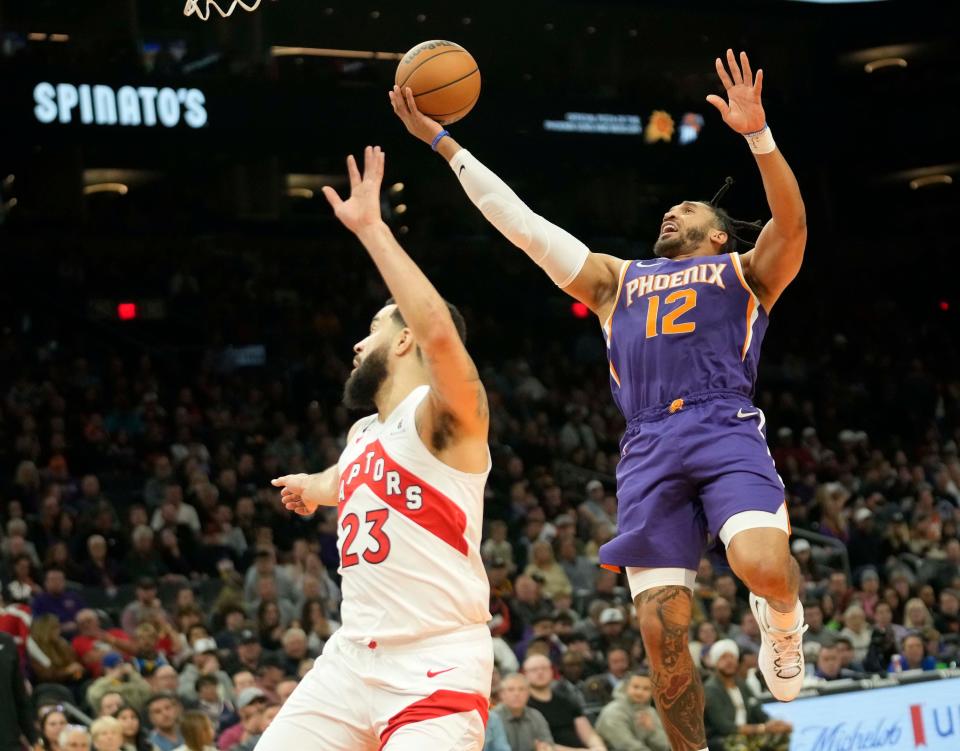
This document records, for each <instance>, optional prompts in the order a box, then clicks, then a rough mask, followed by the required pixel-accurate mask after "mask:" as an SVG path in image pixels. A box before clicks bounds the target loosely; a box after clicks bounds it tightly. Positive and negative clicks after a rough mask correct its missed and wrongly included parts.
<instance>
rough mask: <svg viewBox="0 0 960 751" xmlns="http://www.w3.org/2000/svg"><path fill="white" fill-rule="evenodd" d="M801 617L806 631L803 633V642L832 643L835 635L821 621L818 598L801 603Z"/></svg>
mask: <svg viewBox="0 0 960 751" xmlns="http://www.w3.org/2000/svg"><path fill="white" fill-rule="evenodd" d="M803 617H804V621H806V624H807V631H806V633H805V634H804V635H803V640H804V642H816V643H817V644H826V643H832V642H833V639H834V637H835V636H836V632H835V631H831V630H830V629H828V628H827V627H826V625H825V624H824V622H823V608H821V607H820V602H819V601H818V600H807V601H806V602H805V603H803Z"/></svg>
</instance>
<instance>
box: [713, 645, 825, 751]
mask: <svg viewBox="0 0 960 751" xmlns="http://www.w3.org/2000/svg"><path fill="white" fill-rule="evenodd" d="M822 651H823V650H822V649H821V653H822ZM709 661H710V663H711V664H712V665H713V666H714V667H713V673H712V675H711V676H710V678H708V679H707V680H706V682H705V683H704V685H703V695H704V726H705V729H706V733H707V743H708V744H709V745H710V747H711V748H712V747H713V746H714V745H715V744H716V746H717V747H718V748H723V747H727V745H728V744H730V742H731V740H732V739H731V736H734V737H736V736H747V737H752V736H763V738H762V740H761V739H755V740H760V743H759V744H753V745H751V748H761V749H771V750H773V749H776V750H780V749H782V750H783V751H786V749H787V748H788V746H789V735H790V731H791V730H792V727H791V726H790V724H789V723H786V722H784V721H782V720H771V719H770V716H769V715H768V714H767V713H766V712H765V711H764V710H763V707H762V706H761V704H760V700H759V699H757V697H756V696H755V695H754V694H753V692H752V691H751V690H750V688H749V687H748V686H747V684H746V683H745V682H744V681H743V680H741V679H740V678H739V677H738V675H737V674H738V671H739V661H740V650H739V648H738V647H737V643H736V642H735V641H733V640H732V639H721V640H720V641H718V642H717V643H716V644H714V645H713V647H711V648H710V655H709Z"/></svg>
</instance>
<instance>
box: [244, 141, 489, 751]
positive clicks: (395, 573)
mask: <svg viewBox="0 0 960 751" xmlns="http://www.w3.org/2000/svg"><path fill="white" fill-rule="evenodd" d="M383 166H384V154H383V152H382V151H381V150H380V148H379V147H374V148H371V147H369V146H368V147H367V148H366V150H365V153H364V172H363V177H362V178H361V176H360V173H359V170H358V169H357V165H356V162H355V161H354V160H353V157H349V158H348V160H347V168H348V171H349V174H350V198H349V200H347V201H342V200H341V199H340V198H339V196H337V194H336V192H335V191H334V190H333V189H332V188H324V189H323V190H324V195H326V197H327V200H329V202H330V204H331V205H332V206H333V209H334V211H335V213H336V216H337V218H338V219H339V220H340V221H341V222H342V223H343V224H344V225H345V226H346V227H347V228H348V229H350V230H351V231H352V232H353V233H354V234H355V235H356V236H357V238H358V239H359V240H360V242H361V243H363V245H364V247H365V248H366V249H367V252H368V253H369V254H370V257H371V258H372V259H373V262H374V264H376V266H377V269H378V270H379V272H380V274H381V275H382V276H383V279H384V281H385V282H386V284H387V287H388V288H389V289H390V292H391V293H392V294H393V297H394V299H395V300H396V302H395V303H394V302H392V301H391V302H389V303H388V304H387V305H385V306H384V307H383V308H382V309H381V310H380V311H379V312H378V313H377V314H376V315H375V316H374V317H373V321H372V322H371V324H370V332H369V334H368V335H367V336H366V337H364V338H363V339H362V340H361V341H360V342H358V343H357V344H356V345H355V346H354V351H355V352H356V357H355V358H354V370H353V372H352V373H351V374H350V378H349V379H348V380H347V383H346V386H345V388H344V402H345V403H346V405H347V406H348V407H352V408H368V409H371V410H375V411H376V412H375V414H372V415H370V416H369V417H364V418H363V419H361V420H359V421H357V423H356V424H355V425H354V426H353V427H352V428H351V430H350V432H349V436H348V439H347V446H346V448H345V449H344V451H343V454H342V455H341V457H340V461H339V462H338V463H337V464H336V466H333V467H330V468H329V469H327V470H326V471H324V472H320V473H319V474H314V475H306V474H297V475H287V476H286V477H280V478H278V479H276V480H274V481H273V484H274V485H276V486H278V487H281V488H282V490H281V495H282V499H283V501H284V505H285V506H286V508H287V509H289V510H291V511H294V512H296V513H298V514H302V515H307V514H312V513H313V512H314V511H316V510H317V508H318V507H320V506H337V516H338V539H337V547H338V548H339V550H340V574H341V575H342V576H343V584H342V586H343V605H342V611H341V612H342V621H343V626H342V627H341V628H340V629H339V630H338V631H337V632H336V633H335V634H334V635H333V636H332V637H331V638H330V640H329V641H328V642H327V644H326V646H325V648H324V650H323V655H321V656H320V657H319V658H318V659H317V661H316V663H315V665H314V667H313V669H311V670H310V672H309V673H307V675H306V677H304V679H303V681H302V682H301V683H300V685H299V686H298V687H297V689H296V690H295V691H294V693H293V695H292V696H291V697H290V699H289V700H288V701H287V703H286V704H284V706H283V709H282V710H281V712H280V714H279V715H278V716H277V718H276V719H275V720H274V721H273V723H272V724H271V725H270V728H269V729H268V730H267V731H266V733H265V734H264V736H263V738H262V739H261V741H260V742H259V744H258V746H257V751H313V750H316V751H365V750H366V749H371V750H373V749H386V750H387V751H424V750H425V749H430V751H447V750H449V751H455V750H456V751H463V750H464V749H471V750H474V749H475V750H477V751H479V749H480V748H482V746H483V739H484V725H485V724H486V718H487V708H488V705H489V694H490V680H491V672H492V669H493V650H492V644H491V639H490V632H489V630H488V628H487V625H486V622H487V621H488V620H489V619H490V614H489V612H488V610H487V606H488V602H489V586H488V583H487V577H486V574H485V572H484V568H483V564H482V562H481V560H480V535H481V524H482V517H483V488H484V484H485V482H486V478H487V474H488V473H489V471H490V452H489V449H488V448H487V428H488V422H489V417H488V406H487V397H486V392H485V391H484V388H483V384H482V383H481V382H480V377H479V375H478V373H477V369H476V367H475V366H474V364H473V361H472V360H471V359H470V355H469V354H467V350H466V347H465V346H464V342H463V336H464V332H463V319H462V317H461V316H460V314H459V312H457V311H456V309H455V308H453V307H452V306H450V305H448V304H447V303H446V302H444V300H443V299H442V298H441V297H440V295H439V294H438V293H437V291H436V289H434V287H433V285H432V284H431V283H430V281H429V280H428V279H427V278H426V277H425V276H424V275H423V272H421V271H420V269H419V268H418V267H417V266H416V264H415V263H414V262H413V261H412V260H411V259H410V257H409V256H408V255H407V254H406V253H405V252H404V250H403V248H401V247H400V245H399V244H398V243H397V241H396V240H395V239H394V237H393V234H392V233H391V231H390V229H389V228H388V227H387V225H386V224H384V223H383V221H382V220H381V217H380V182H381V180H382V178H383ZM455 320H456V321H457V322H458V323H459V326H458V325H457V324H455V322H454V321H455Z"/></svg>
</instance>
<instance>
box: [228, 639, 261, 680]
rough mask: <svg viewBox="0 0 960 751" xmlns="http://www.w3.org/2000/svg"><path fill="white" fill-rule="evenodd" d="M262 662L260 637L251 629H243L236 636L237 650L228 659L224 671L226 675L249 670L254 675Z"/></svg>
mask: <svg viewBox="0 0 960 751" xmlns="http://www.w3.org/2000/svg"><path fill="white" fill-rule="evenodd" d="M262 660H263V647H262V646H261V645H260V637H259V636H257V634H256V632H255V631H253V630H252V629H249V628H245V629H243V631H241V632H240V633H239V634H238V635H237V648H236V651H235V653H232V654H231V655H230V656H229V657H228V658H227V662H226V665H224V669H225V670H226V672H227V674H228V675H233V674H234V673H237V672H238V671H240V670H249V671H250V672H251V673H253V674H256V673H257V672H258V671H259V670H260V665H261V663H262Z"/></svg>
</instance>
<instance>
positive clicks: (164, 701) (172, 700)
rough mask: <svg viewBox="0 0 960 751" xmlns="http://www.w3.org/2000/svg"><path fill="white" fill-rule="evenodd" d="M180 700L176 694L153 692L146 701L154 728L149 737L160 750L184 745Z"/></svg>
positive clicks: (168, 750)
mask: <svg viewBox="0 0 960 751" xmlns="http://www.w3.org/2000/svg"><path fill="white" fill-rule="evenodd" d="M181 709H182V708H181V705H180V700H179V699H177V697H176V696H175V695H174V694H153V696H151V697H150V698H149V699H148V701H147V703H146V712H147V717H148V718H149V719H150V724H151V725H152V726H153V730H151V731H150V734H149V735H148V736H147V739H148V740H149V741H150V743H152V744H153V745H154V746H156V747H157V749H158V750H159V751H174V749H176V748H177V747H179V746H182V745H183V734H182V733H181V732H180V713H181Z"/></svg>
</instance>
